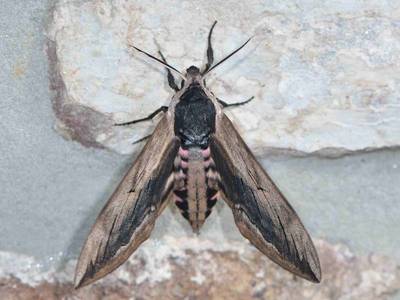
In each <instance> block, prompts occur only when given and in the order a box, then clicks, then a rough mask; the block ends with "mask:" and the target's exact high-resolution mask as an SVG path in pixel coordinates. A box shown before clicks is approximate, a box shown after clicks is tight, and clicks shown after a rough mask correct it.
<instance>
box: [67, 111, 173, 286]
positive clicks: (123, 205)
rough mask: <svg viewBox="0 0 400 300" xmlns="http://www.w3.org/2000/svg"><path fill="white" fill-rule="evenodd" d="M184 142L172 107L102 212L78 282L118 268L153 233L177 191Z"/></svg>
mask: <svg viewBox="0 0 400 300" xmlns="http://www.w3.org/2000/svg"><path fill="white" fill-rule="evenodd" d="M179 144H180V143H179V140H178V139H177V138H176V137H175V135H174V131H173V122H172V121H171V116H170V115H169V114H168V113H167V114H165V115H164V116H163V117H162V119H161V121H160V122H159V124H158V125H157V127H156V129H155V130H154V133H153V134H152V136H151V137H150V139H149V141H148V142H147V143H146V145H145V146H144V148H143V150H142V152H141V153H140V154H139V156H138V158H137V159H136V161H135V162H134V164H133V166H132V167H131V169H130V170H129V171H128V173H127V174H126V175H125V177H124V179H123V180H122V182H121V183H120V184H119V186H118V188H117V189H116V191H115V192H114V193H113V195H112V196H111V198H110V199H109V201H108V203H107V204H106V206H105V207H104V208H103V210H102V211H101V213H100V215H99V216H98V217H97V220H96V222H95V224H94V226H93V228H92V230H91V232H90V234H89V236H88V238H87V240H86V243H85V245H84V247H83V249H82V252H81V255H80V257H79V261H78V265H77V268H76V272H75V287H76V288H78V287H81V286H84V285H87V284H89V283H92V282H94V281H96V280H97V279H99V278H101V277H103V276H105V275H106V274H108V273H110V272H111V271H113V270H114V269H116V268H117V267H118V266H120V265H121V264H122V263H123V262H124V261H125V260H126V259H128V257H129V256H130V255H131V254H132V253H133V252H134V251H135V250H136V249H137V247H138V246H139V245H140V244H141V243H142V242H144V241H145V240H146V239H147V238H148V237H149V235H150V232H151V231H152V229H153V227H154V224H155V220H156V218H157V216H158V215H159V214H160V213H161V211H162V209H163V208H164V207H165V204H166V203H165V201H166V199H167V198H168V196H169V194H170V192H171V188H172V183H173V181H171V180H169V177H170V176H171V170H172V168H173V162H174V158H175V156H176V154H177V152H178V148H179Z"/></svg>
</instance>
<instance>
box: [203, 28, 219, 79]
mask: <svg viewBox="0 0 400 300" xmlns="http://www.w3.org/2000/svg"><path fill="white" fill-rule="evenodd" d="M216 24H217V21H215V22H214V23H213V24H212V26H211V28H210V32H209V33H208V46H207V63H206V66H205V68H204V70H203V71H202V73H203V74H204V73H206V72H207V71H208V69H209V68H210V67H211V65H212V64H213V62H214V51H213V48H212V45H211V36H212V32H213V30H214V27H215V25H216Z"/></svg>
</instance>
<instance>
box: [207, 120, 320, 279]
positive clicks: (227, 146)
mask: <svg viewBox="0 0 400 300" xmlns="http://www.w3.org/2000/svg"><path fill="white" fill-rule="evenodd" d="M220 118H221V119H217V128H216V133H215V135H213V137H212V138H211V143H210V148H211V155H212V157H213V159H214V162H215V164H216V167H217V170H218V172H219V174H220V176H221V189H222V191H223V196H224V198H225V201H226V202H227V203H228V204H229V205H230V207H231V208H232V210H233V214H234V217H235V222H236V224H237V226H238V228H239V230H240V232H241V233H242V234H243V235H244V236H245V237H246V238H247V239H249V240H250V242H252V243H253V244H254V245H255V246H256V247H257V248H258V249H259V250H260V251H261V252H263V253H264V254H265V255H267V256H268V257H269V258H270V259H271V260H273V261H274V262H275V263H277V264H279V265H280V266H282V267H283V268H285V269H287V270H289V271H290V272H292V273H294V274H296V275H299V276H301V277H303V278H305V279H308V280H310V281H313V282H319V281H320V280H321V269H320V264H319V259H318V255H317V252H316V250H315V247H314V245H313V243H312V241H311V239H310V237H309V235H308V233H307V231H306V230H305V228H304V226H303V224H302V223H301V221H300V219H299V217H298V216H297V214H296V213H295V211H294V210H293V208H292V207H291V206H290V204H289V203H288V202H287V200H286V199H285V198H284V196H283V195H282V193H281V192H280V191H279V189H278V188H277V187H276V185H275V184H274V183H273V182H272V180H271V179H270V178H269V176H268V175H267V173H266V172H265V171H264V170H263V169H262V167H261V166H260V164H259V163H258V162H257V161H256V160H255V158H254V156H253V155H252V153H251V151H250V150H249V148H248V147H247V146H246V144H245V143H244V142H243V140H242V139H241V137H240V136H239V134H238V133H237V131H236V130H235V128H234V127H233V125H232V123H231V122H230V120H229V119H228V118H227V117H226V116H225V115H222V116H221V117H220Z"/></svg>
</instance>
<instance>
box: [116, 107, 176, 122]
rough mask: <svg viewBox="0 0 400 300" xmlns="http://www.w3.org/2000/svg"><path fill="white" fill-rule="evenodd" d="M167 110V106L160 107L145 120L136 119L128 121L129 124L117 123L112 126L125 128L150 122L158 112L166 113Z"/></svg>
mask: <svg viewBox="0 0 400 300" xmlns="http://www.w3.org/2000/svg"><path fill="white" fill-rule="evenodd" d="M167 110H168V106H161V107H160V108H158V109H157V110H156V111H154V112H152V113H151V114H150V115H148V116H147V117H145V118H142V119H137V120H133V121H129V122H124V123H117V124H114V126H126V125H131V124H135V123H140V122H144V121H150V120H151V119H153V118H154V117H155V116H156V115H158V114H159V113H160V112H166V111H167Z"/></svg>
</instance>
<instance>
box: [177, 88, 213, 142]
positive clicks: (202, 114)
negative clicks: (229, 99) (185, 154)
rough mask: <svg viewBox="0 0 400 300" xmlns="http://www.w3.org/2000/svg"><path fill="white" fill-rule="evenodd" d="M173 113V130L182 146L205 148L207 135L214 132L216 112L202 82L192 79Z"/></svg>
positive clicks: (207, 139) (207, 140)
mask: <svg viewBox="0 0 400 300" xmlns="http://www.w3.org/2000/svg"><path fill="white" fill-rule="evenodd" d="M174 114H175V116H174V119H175V120H174V130H175V134H176V136H178V137H179V138H180V140H181V145H182V147H183V148H185V149H188V148H191V147H199V148H202V149H205V148H207V147H208V144H209V137H210V135H211V134H212V133H214V132H215V115H216V112H215V106H214V104H213V102H212V101H211V100H210V98H209V97H208V96H207V94H206V92H205V90H204V87H203V86H202V84H200V83H199V82H197V81H194V82H193V83H192V84H190V85H189V86H188V87H187V88H186V89H185V90H184V91H183V93H182V94H181V96H180V97H179V102H178V103H177V104H176V106H175V110H174Z"/></svg>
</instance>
